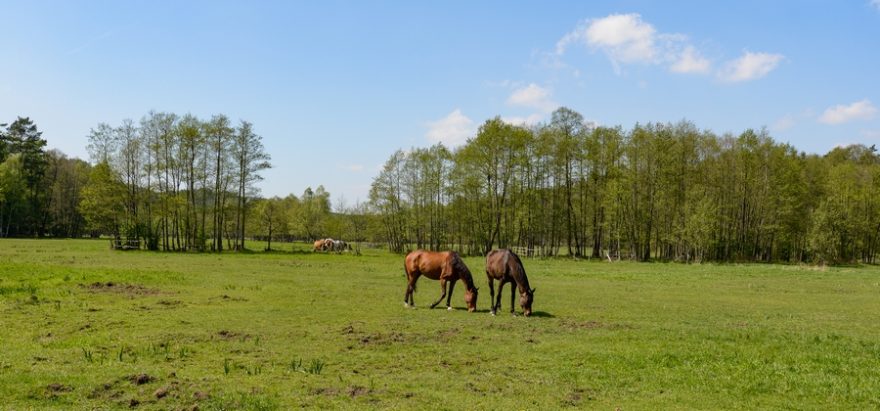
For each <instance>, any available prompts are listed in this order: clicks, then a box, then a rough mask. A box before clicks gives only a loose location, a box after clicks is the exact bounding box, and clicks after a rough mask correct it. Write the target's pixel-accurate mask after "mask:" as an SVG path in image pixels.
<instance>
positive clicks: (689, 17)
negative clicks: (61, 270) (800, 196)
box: [0, 0, 880, 204]
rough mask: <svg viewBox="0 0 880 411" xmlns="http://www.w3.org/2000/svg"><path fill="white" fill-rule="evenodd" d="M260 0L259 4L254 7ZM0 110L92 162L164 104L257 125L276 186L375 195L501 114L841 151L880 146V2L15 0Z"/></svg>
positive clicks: (0, 71)
mask: <svg viewBox="0 0 880 411" xmlns="http://www.w3.org/2000/svg"><path fill="white" fill-rule="evenodd" d="M250 3H253V4H250ZM0 10H2V12H0V15H2V16H3V24H0V53H2V56H3V58H2V64H0V121H11V120H14V119H15V116H19V115H21V116H30V117H31V118H32V119H33V120H34V121H35V122H36V123H37V125H38V126H39V127H40V129H41V130H42V131H43V132H44V137H45V138H46V139H47V140H48V142H49V146H50V147H53V148H58V149H60V150H62V151H63V152H65V153H67V154H69V155H73V156H79V157H83V158H85V157H86V156H87V153H86V151H85V146H86V136H87V134H88V132H89V129H90V128H91V127H94V126H95V125H97V124H98V123H99V122H107V123H109V124H111V125H118V124H119V123H120V122H121V120H122V119H125V118H131V119H134V120H138V119H140V117H141V116H143V115H144V114H146V113H147V112H148V111H149V110H158V111H170V112H175V113H178V114H185V113H192V114H195V115H197V116H200V117H202V118H208V117H210V115H211V114H214V113H224V114H226V115H228V116H229V117H231V118H232V119H234V120H236V121H237V120H238V119H245V120H248V121H251V122H253V123H254V128H255V131H256V132H257V133H258V134H260V135H262V136H263V139H264V144H265V146H266V148H267V149H268V151H269V152H270V153H271V155H272V157H273V161H272V163H273V165H274V167H273V169H272V170H269V171H267V172H265V173H264V176H265V181H264V182H263V183H261V188H262V191H263V194H264V195H285V194H287V193H294V194H297V195H299V194H300V193H302V191H303V190H304V189H305V188H306V187H307V186H312V187H315V186H317V185H319V184H323V185H324V186H325V187H326V188H327V190H328V191H330V193H331V194H332V196H333V200H334V201H338V200H339V198H340V197H344V199H345V201H346V202H347V203H349V204H350V203H352V202H354V201H355V200H358V199H360V200H364V199H366V197H367V193H368V190H369V184H370V182H371V181H372V178H373V176H374V175H375V174H376V173H377V170H378V168H379V167H380V166H381V164H383V163H384V162H385V160H386V159H387V158H388V157H389V155H390V154H391V153H392V152H393V151H394V150H396V149H398V148H410V147H420V146H428V145H430V144H432V143H434V142H436V141H443V142H445V143H446V144H447V145H452V146H454V145H456V144H461V142H463V141H464V140H465V139H466V138H467V137H468V136H471V135H473V133H474V132H475V130H476V128H477V127H478V126H479V124H481V123H482V122H484V121H485V120H486V119H488V118H491V117H494V116H496V115H499V116H502V117H503V118H505V119H507V120H508V121H511V122H526V123H534V122H538V121H544V120H547V119H549V113H550V112H551V111H552V110H553V109H554V108H556V107H557V106H559V105H564V106H567V107H570V108H572V109H574V110H576V111H578V112H580V113H581V114H583V115H584V117H585V118H587V119H590V120H592V121H595V122H596V123H598V124H602V125H618V124H619V125H623V126H624V127H625V128H630V127H632V126H633V125H634V124H635V123H636V122H641V123H645V122H652V121H653V122H668V121H673V122H674V121H678V120H680V119H688V120H690V121H693V122H694V123H696V125H697V126H698V127H700V128H705V129H711V130H713V131H715V132H717V133H724V132H734V133H739V132H741V131H743V130H744V129H746V128H760V127H764V126H766V127H767V128H768V129H769V130H770V132H771V135H773V136H774V138H776V139H777V140H778V141H783V142H789V143H791V144H792V145H794V146H795V147H797V148H798V149H799V150H802V151H806V152H812V153H816V152H818V153H824V152H826V151H828V150H830V149H831V148H833V147H834V146H836V145H841V144H849V143H865V144H875V143H880V112H878V106H880V82H878V73H880V0H852V1H735V2H734V1H731V2H714V1H713V2H706V1H679V2H653V1H613V2H611V1H608V2H601V1H596V2H562V1H559V2H526V1H480V2H474V1H444V2H404V1H401V2H363V1H358V2H331V1H320V2H317V1H309V2H292V1H291V2H287V1H285V2H277V3H276V2H243V1H242V2H220V1H210V2H208V1H206V2H194V1H193V2H161V1H106V2H99V1H53V2H39V1H21V2H7V1H0Z"/></svg>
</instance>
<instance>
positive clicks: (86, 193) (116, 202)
mask: <svg viewBox="0 0 880 411" xmlns="http://www.w3.org/2000/svg"><path fill="white" fill-rule="evenodd" d="M124 193H125V186H124V185H123V184H122V182H121V181H119V177H118V176H117V175H116V174H115V173H114V172H113V170H112V169H111V168H110V165H109V164H107V163H99V164H97V165H96V166H95V167H94V168H92V171H91V173H90V174H89V180H88V183H86V185H85V186H84V187H83V189H82V194H81V200H80V203H79V211H80V213H81V214H82V215H83V217H84V218H85V221H86V226H87V228H88V230H90V231H93V232H98V233H112V234H116V235H119V234H121V233H120V225H121V223H122V220H123V218H124V214H125V206H124V203H123V196H124Z"/></svg>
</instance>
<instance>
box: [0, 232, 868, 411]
mask: <svg viewBox="0 0 880 411" xmlns="http://www.w3.org/2000/svg"><path fill="white" fill-rule="evenodd" d="M262 247H263V246H262V244H256V243H255V244H252V245H251V248H252V249H262ZM277 247H284V248H285V249H286V250H288V251H289V250H291V247H292V246H291V245H290V244H277ZM295 247H296V248H297V252H293V253H290V252H288V253H278V252H275V253H247V254H223V255H212V254H171V253H150V252H118V251H117V252H114V251H110V250H109V249H108V244H107V243H106V242H105V241H86V240H41V241H35V240H2V241H0V398H2V401H0V408H8V409H30V408H38V409H72V408H75V409H94V408H101V409H106V408H128V407H129V406H131V405H136V407H138V408H139V409H180V408H189V407H191V406H193V405H198V407H199V409H201V410H211V409H218V410H219V409H257V410H272V409H291V408H295V407H296V408H299V407H323V408H347V409H363V408H398V409H450V410H451V409H534V408H543V409H557V408H566V407H576V408H597V409H614V408H616V407H620V408H621V409H658V408H676V409H690V408H696V409H774V408H786V409H792V408H794V409H829V408H833V409H843V408H846V409H868V408H878V407H880V373H878V372H877V370H878V369H880V270H878V269H877V268H876V267H863V268H816V267H801V266H782V265H680V264H638V263H626V262H623V263H607V262H584V261H572V260H540V259H527V260H525V264H526V269H527V272H528V274H529V279H530V280H531V283H532V286H533V287H537V292H536V294H535V304H534V307H533V308H534V310H535V312H536V315H535V316H533V317H531V318H524V317H521V316H519V317H512V316H510V315H509V314H508V310H509V307H508V304H509V302H510V299H509V294H508V292H507V291H508V290H505V295H504V298H503V299H502V303H503V307H502V312H503V313H504V315H499V316H497V317H491V316H490V315H489V314H488V312H487V310H488V307H489V292H488V291H489V290H488V287H487V286H486V279H485V275H484V274H483V267H484V263H483V260H482V259H480V258H468V259H466V262H467V263H468V265H469V266H470V267H471V270H472V271H473V272H474V273H475V277H476V281H477V285H478V286H479V287H480V298H479V301H478V308H479V311H478V312H476V313H467V312H466V311H465V310H464V301H463V294H462V292H463V289H462V288H461V287H462V286H461V285H459V286H458V287H457V290H456V291H455V295H454V296H453V305H454V306H455V307H456V308H457V310H454V311H447V310H445V309H435V310H430V309H427V306H428V305H429V304H430V303H431V302H432V301H433V300H434V299H436V298H437V297H438V296H439V286H438V283H437V282H432V281H430V280H426V279H421V280H420V281H419V288H418V292H417V293H416V294H415V299H416V304H417V307H418V308H416V309H406V308H404V307H403V295H404V292H405V279H404V274H403V268H402V265H403V263H402V260H403V258H402V257H401V256H397V255H391V254H388V253H385V252H384V251H379V250H372V249H367V250H365V253H364V255H363V256H360V257H357V256H353V255H347V254H343V255H335V254H311V253H308V252H305V250H306V249H307V248H308V247H310V246H309V245H305V244H302V245H296V246H295Z"/></svg>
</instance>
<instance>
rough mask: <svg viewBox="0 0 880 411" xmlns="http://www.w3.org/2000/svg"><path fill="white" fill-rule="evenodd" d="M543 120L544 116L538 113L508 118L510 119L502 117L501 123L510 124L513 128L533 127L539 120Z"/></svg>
mask: <svg viewBox="0 0 880 411" xmlns="http://www.w3.org/2000/svg"><path fill="white" fill-rule="evenodd" d="M543 119H544V116H543V115H542V114H540V113H534V114H530V115H529V116H527V117H518V116H510V117H502V118H501V121H503V122H505V123H507V124H512V125H514V126H533V125H535V124H538V123H539V122H540V121H541V120H543Z"/></svg>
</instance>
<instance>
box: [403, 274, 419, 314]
mask: <svg viewBox="0 0 880 411" xmlns="http://www.w3.org/2000/svg"><path fill="white" fill-rule="evenodd" d="M407 278H408V279H409V281H408V284H407V286H406V296H404V297H403V304H404V306H406V307H415V306H416V302H415V301H413V293H414V292H415V291H416V280H418V279H419V275H418V274H412V275H410V274H407Z"/></svg>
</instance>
